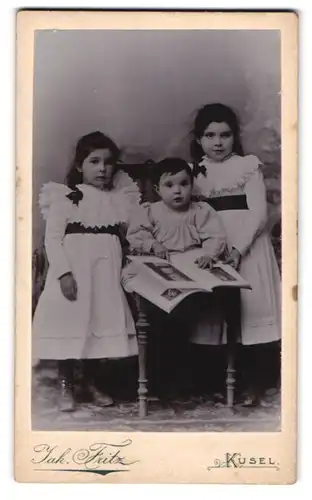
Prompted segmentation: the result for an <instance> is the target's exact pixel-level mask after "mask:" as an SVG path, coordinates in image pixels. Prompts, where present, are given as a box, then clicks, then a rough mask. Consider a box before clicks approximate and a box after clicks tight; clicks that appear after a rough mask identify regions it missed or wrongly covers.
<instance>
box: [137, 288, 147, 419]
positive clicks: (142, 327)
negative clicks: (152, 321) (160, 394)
mask: <svg viewBox="0 0 312 500" xmlns="http://www.w3.org/2000/svg"><path fill="white" fill-rule="evenodd" d="M136 304H137V309H138V320H137V323H136V326H137V333H138V348H139V381H138V382H139V388H138V395H139V414H140V417H141V418H144V417H146V416H147V393H148V389H147V370H146V346H147V329H148V326H149V323H148V321H147V315H146V308H145V301H144V299H142V297H140V296H139V295H136Z"/></svg>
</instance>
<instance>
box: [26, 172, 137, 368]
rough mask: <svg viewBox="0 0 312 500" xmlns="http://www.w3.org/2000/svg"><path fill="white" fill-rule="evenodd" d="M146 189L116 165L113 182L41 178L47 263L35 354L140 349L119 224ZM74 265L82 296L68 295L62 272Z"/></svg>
mask: <svg viewBox="0 0 312 500" xmlns="http://www.w3.org/2000/svg"><path fill="white" fill-rule="evenodd" d="M139 200H140V193H139V189H138V187H137V185H136V184H135V183H134V182H133V181H132V180H131V179H130V177H129V176H128V175H127V174H125V173H123V172H117V173H116V175H115V178H114V187H113V189H112V190H110V191H101V190H99V189H97V188H95V187H93V186H91V185H86V184H81V185H78V186H77V187H76V189H75V190H74V191H72V190H71V189H70V188H68V187H67V186H64V185H62V184H56V183H48V184H46V185H44V186H43V188H42V190H41V193H40V197H39V205H40V208H41V212H42V214H43V217H44V218H45V220H46V233H45V248H46V252H47V257H48V261H49V269H48V274H47V280H46V284H45V288H44V290H43V292H42V294H41V296H40V299H39V302H38V305H37V308H36V311H35V315H34V321H33V360H34V361H35V360H38V359H56V360H57V359H59V360H60V359H70V358H72V359H87V358H121V357H127V356H131V355H136V354H137V352H138V351H137V340H136V332H135V326H134V322H133V318H132V315H131V312H130V308H129V305H128V302H127V299H126V296H125V294H124V291H123V289H122V287H121V284H120V278H121V268H122V246H121V240H120V238H121V228H122V226H123V225H124V224H126V223H127V222H128V220H129V217H130V215H131V212H132V209H133V207H134V206H135V205H137V204H139ZM67 272H72V273H73V275H74V277H75V280H76V282H77V288H78V294H77V300H75V301H69V300H67V299H66V298H65V297H64V295H63V294H62V292H61V288H60V283H59V278H60V277H61V276H62V275H63V274H65V273H67Z"/></svg>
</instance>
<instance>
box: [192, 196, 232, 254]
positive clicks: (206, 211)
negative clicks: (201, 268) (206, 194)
mask: <svg viewBox="0 0 312 500" xmlns="http://www.w3.org/2000/svg"><path fill="white" fill-rule="evenodd" d="M197 205H198V210H197V212H196V217H195V220H196V228H197V231H198V234H199V236H200V239H201V241H202V246H203V248H204V249H205V254H206V255H208V256H209V257H212V258H216V257H219V256H220V255H221V254H222V253H223V252H224V250H225V249H226V235H225V231H224V229H223V227H222V223H221V220H220V218H219V216H218V214H217V212H216V211H215V210H214V209H213V208H211V207H210V206H209V205H208V204H207V203H198V204H197Z"/></svg>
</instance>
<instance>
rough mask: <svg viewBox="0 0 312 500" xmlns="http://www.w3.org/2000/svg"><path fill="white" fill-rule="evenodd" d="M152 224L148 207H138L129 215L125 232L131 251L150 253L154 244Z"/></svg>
mask: <svg viewBox="0 0 312 500" xmlns="http://www.w3.org/2000/svg"><path fill="white" fill-rule="evenodd" d="M153 229H154V226H153V223H152V219H151V214H150V206H142V205H141V206H139V207H137V208H136V209H135V210H134V211H133V212H132V215H131V218H130V223H129V227H128V231H127V240H128V242H129V244H130V249H131V250H137V251H139V252H142V253H151V250H152V245H153V243H154V242H155V238H154V236H153Z"/></svg>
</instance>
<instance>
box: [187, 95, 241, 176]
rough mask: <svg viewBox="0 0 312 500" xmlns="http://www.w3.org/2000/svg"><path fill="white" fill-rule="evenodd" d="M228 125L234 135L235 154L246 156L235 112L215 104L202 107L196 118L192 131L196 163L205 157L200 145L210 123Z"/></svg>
mask: <svg viewBox="0 0 312 500" xmlns="http://www.w3.org/2000/svg"><path fill="white" fill-rule="evenodd" d="M213 122H215V123H223V122H224V123H226V124H227V125H228V126H229V127H230V129H231V131H232V133H233V139H234V142H233V153H236V154H238V155H240V156H244V151H243V147H242V144H241V139H240V127H239V122H238V118H237V116H236V114H235V113H234V111H233V110H232V109H231V108H230V107H228V106H225V105H224V104H220V103H213V104H206V105H205V106H204V107H202V108H201V109H200V110H199V111H198V113H197V115H196V118H195V122H194V128H193V130H192V140H191V148H190V150H191V151H190V152H191V156H192V159H193V161H194V163H195V167H196V163H198V162H199V161H200V160H201V159H202V157H203V156H204V152H203V150H202V147H201V145H200V144H199V143H198V139H200V138H201V137H202V136H203V135H204V132H205V130H206V128H207V127H208V126H209V125H210V123H213Z"/></svg>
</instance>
